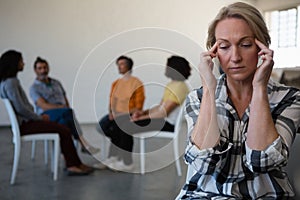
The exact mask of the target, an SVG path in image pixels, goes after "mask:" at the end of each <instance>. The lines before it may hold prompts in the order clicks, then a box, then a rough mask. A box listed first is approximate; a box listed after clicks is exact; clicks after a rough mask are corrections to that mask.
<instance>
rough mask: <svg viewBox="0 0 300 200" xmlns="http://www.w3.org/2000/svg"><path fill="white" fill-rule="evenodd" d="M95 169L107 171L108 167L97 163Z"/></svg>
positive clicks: (94, 165)
mask: <svg viewBox="0 0 300 200" xmlns="http://www.w3.org/2000/svg"><path fill="white" fill-rule="evenodd" d="M93 168H94V169H98V170H102V169H107V168H108V167H107V166H106V165H104V164H103V163H95V164H93Z"/></svg>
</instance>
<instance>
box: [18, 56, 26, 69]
mask: <svg viewBox="0 0 300 200" xmlns="http://www.w3.org/2000/svg"><path fill="white" fill-rule="evenodd" d="M24 65H25V64H24V61H23V58H22V57H21V59H20V60H19V63H18V71H23V69H24Z"/></svg>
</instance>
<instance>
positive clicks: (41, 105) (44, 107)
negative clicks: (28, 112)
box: [37, 103, 66, 111]
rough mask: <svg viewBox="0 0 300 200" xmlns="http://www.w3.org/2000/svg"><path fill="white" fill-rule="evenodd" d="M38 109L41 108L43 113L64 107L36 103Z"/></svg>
mask: <svg viewBox="0 0 300 200" xmlns="http://www.w3.org/2000/svg"><path fill="white" fill-rule="evenodd" d="M37 105H38V106H39V107H41V108H42V109H43V110H44V111H46V110H51V109H56V108H64V107H66V105H62V104H51V103H37Z"/></svg>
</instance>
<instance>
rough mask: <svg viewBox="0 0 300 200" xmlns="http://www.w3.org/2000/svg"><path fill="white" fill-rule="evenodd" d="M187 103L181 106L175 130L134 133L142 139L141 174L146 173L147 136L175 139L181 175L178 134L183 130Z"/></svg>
mask: <svg viewBox="0 0 300 200" xmlns="http://www.w3.org/2000/svg"><path fill="white" fill-rule="evenodd" d="M184 105H185V103H183V104H182V105H181V107H180V111H179V114H178V117H177V119H176V123H175V128H174V132H168V131H159V132H157V131H149V132H144V133H138V134H134V137H136V138H138V139H139V140H140V165H141V174H145V139H147V138H168V139H172V140H173V149H174V159H175V163H176V169H177V175H178V176H181V166H180V160H179V158H180V156H179V144H178V135H179V133H180V130H181V126H182V124H183V122H185V119H184V116H183V109H184Z"/></svg>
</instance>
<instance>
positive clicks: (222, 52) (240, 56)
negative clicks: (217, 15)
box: [215, 18, 258, 81]
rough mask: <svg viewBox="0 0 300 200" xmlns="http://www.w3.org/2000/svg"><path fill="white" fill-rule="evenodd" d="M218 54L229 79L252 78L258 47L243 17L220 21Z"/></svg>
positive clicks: (217, 31) (217, 27) (241, 79)
mask: <svg viewBox="0 0 300 200" xmlns="http://www.w3.org/2000/svg"><path fill="white" fill-rule="evenodd" d="M215 36H216V41H217V43H218V49H217V55H218V58H219V60H220V64H221V67H222V69H223V71H224V72H225V73H226V74H227V78H228V79H232V80H234V81H247V80H249V81H250V80H252V78H253V76H254V73H255V71H256V68H257V62H258V55H257V53H258V48H257V46H256V44H255V40H254V39H255V38H254V35H253V32H252V31H251V29H250V27H249V26H248V24H247V23H246V22H245V21H244V20H242V19H235V18H229V19H224V20H222V21H220V22H219V23H218V24H217V26H216V31H215Z"/></svg>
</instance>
